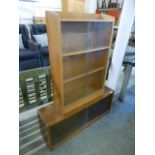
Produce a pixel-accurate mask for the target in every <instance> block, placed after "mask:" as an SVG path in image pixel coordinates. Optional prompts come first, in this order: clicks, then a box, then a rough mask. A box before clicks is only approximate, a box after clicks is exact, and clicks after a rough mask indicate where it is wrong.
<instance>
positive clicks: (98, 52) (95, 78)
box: [38, 11, 114, 149]
mask: <svg viewBox="0 0 155 155" xmlns="http://www.w3.org/2000/svg"><path fill="white" fill-rule="evenodd" d="M113 23H114V18H113V17H111V16H107V15H95V14H80V13H58V12H49V11H46V25H47V34H48V48H49V57H50V65H51V77H52V84H53V92H54V102H53V104H52V105H49V106H47V107H44V108H41V109H40V110H39V111H38V117H39V122H40V123H39V124H40V129H41V133H42V135H43V137H44V140H45V142H46V143H47V145H48V147H49V148H50V149H53V148H55V147H56V146H58V145H59V144H61V143H63V142H65V141H66V140H68V139H70V138H71V137H73V136H74V135H76V134H77V133H79V132H80V131H82V130H83V129H84V128H86V127H88V126H89V125H91V124H92V123H93V122H95V121H96V120H98V119H99V118H101V117H102V116H103V115H105V114H107V113H108V112H109V111H110V109H111V105H112V99H113V95H114V91H113V90H111V89H110V88H107V87H105V85H104V83H105V78H106V72H107V66H108V59H109V49H110V46H111V37H112V29H113Z"/></svg>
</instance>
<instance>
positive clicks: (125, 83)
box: [119, 64, 133, 102]
mask: <svg viewBox="0 0 155 155" xmlns="http://www.w3.org/2000/svg"><path fill="white" fill-rule="evenodd" d="M132 67H133V66H132V65H131V64H127V65H125V68H124V79H123V83H122V88H121V91H120V95H119V101H121V102H122V101H123V100H124V97H125V93H126V88H127V86H128V82H129V78H130V75H131V71H132Z"/></svg>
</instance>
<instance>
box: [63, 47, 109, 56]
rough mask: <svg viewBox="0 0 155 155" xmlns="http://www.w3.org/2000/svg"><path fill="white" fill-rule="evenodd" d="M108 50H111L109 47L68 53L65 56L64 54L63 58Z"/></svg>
mask: <svg viewBox="0 0 155 155" xmlns="http://www.w3.org/2000/svg"><path fill="white" fill-rule="evenodd" d="M106 49H109V46H105V47H100V48H93V49H89V50H83V51H77V52H76V51H75V52H66V53H65V54H63V57H67V56H74V55H79V54H86V53H91V52H97V51H100V50H106Z"/></svg>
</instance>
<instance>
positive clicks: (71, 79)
mask: <svg viewBox="0 0 155 155" xmlns="http://www.w3.org/2000/svg"><path fill="white" fill-rule="evenodd" d="M101 70H104V67H101V68H98V69H95V70H92V71H90V72H88V73H85V74H81V75H78V76H75V77H73V78H70V79H67V80H65V81H64V83H67V82H70V81H74V80H76V79H79V78H82V77H85V76H88V75H90V74H93V73H95V72H98V71H101Z"/></svg>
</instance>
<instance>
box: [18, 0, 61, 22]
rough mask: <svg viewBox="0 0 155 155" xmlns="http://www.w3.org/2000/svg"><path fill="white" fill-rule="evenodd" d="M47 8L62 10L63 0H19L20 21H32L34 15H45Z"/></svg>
mask: <svg viewBox="0 0 155 155" xmlns="http://www.w3.org/2000/svg"><path fill="white" fill-rule="evenodd" d="M45 10H54V11H61V0H52V1H51V0H40V1H39V2H33V3H32V2H24V1H19V19H20V20H19V22H20V23H24V24H27V23H32V22H33V21H32V20H33V17H34V16H35V17H44V16H45Z"/></svg>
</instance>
